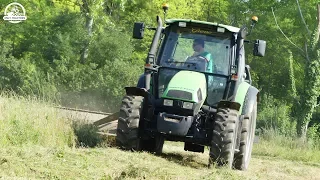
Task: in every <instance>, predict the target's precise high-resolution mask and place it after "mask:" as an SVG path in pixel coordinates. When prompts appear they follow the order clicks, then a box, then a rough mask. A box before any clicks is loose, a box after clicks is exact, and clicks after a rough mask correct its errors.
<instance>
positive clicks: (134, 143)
mask: <svg viewBox="0 0 320 180" xmlns="http://www.w3.org/2000/svg"><path fill="white" fill-rule="evenodd" d="M143 102H144V97H142V96H125V97H124V98H123V99H122V103H121V107H120V114H119V119H118V125H117V136H116V145H117V146H119V147H120V148H121V149H125V150H132V151H141V150H142V149H141V147H142V146H141V145H142V144H141V143H142V142H141V140H140V138H139V124H140V116H141V113H142V110H143Z"/></svg>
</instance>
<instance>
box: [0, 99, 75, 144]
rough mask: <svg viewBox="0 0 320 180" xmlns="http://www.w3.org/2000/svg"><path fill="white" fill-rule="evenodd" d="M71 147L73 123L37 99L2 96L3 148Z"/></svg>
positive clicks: (0, 140)
mask: <svg viewBox="0 0 320 180" xmlns="http://www.w3.org/2000/svg"><path fill="white" fill-rule="evenodd" d="M30 145H39V146H43V147H72V146H74V145H75V135H74V132H73V129H72V125H71V122H70V121H68V120H67V119H64V118H63V117H61V116H59V114H58V113H57V110H56V109H54V108H52V107H50V106H49V104H46V103H45V102H40V101H39V100H37V99H36V98H31V97H29V98H26V97H21V96H17V95H15V94H14V93H2V94H0V146H1V147H6V146H30Z"/></svg>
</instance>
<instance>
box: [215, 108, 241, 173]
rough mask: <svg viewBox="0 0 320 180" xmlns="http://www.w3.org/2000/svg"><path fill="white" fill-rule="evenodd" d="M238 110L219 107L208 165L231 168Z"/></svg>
mask: <svg viewBox="0 0 320 180" xmlns="http://www.w3.org/2000/svg"><path fill="white" fill-rule="evenodd" d="M238 122H239V121H238V111H237V110H233V109H230V108H220V109H218V111H217V115H216V117H215V120H214V127H213V135H212V140H211V147H210V159H209V165H210V164H213V163H217V165H218V166H222V165H226V166H228V167H229V168H230V169H231V168H232V163H233V158H234V152H235V146H236V139H237V129H238Z"/></svg>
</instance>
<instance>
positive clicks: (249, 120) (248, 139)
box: [234, 103, 257, 170]
mask: <svg viewBox="0 0 320 180" xmlns="http://www.w3.org/2000/svg"><path fill="white" fill-rule="evenodd" d="M256 118H257V103H255V104H254V106H253V110H252V113H251V114H248V115H245V117H244V119H243V121H242V128H241V137H240V138H241V139H240V147H239V150H240V151H239V152H238V153H237V154H236V155H235V159H234V167H235V169H239V170H247V169H248V166H249V163H250V159H251V153H252V147H253V141H254V136H255V129H256Z"/></svg>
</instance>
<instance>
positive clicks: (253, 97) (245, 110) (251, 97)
mask: <svg viewBox="0 0 320 180" xmlns="http://www.w3.org/2000/svg"><path fill="white" fill-rule="evenodd" d="M258 101H259V90H258V89H257V88H255V87H253V86H250V87H249V89H248V91H247V93H246V96H245V99H244V102H243V107H242V112H241V114H242V115H245V114H251V112H252V110H253V105H254V104H255V103H256V102H258Z"/></svg>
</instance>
